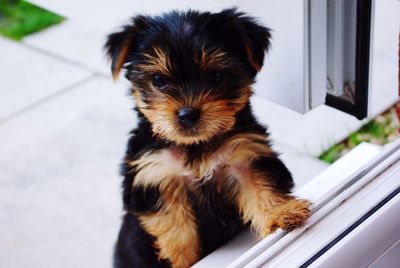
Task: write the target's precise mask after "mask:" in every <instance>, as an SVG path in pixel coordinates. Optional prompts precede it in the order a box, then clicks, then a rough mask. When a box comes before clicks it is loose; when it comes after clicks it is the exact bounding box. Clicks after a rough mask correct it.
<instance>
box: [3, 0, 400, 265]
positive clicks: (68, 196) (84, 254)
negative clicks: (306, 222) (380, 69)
mask: <svg viewBox="0 0 400 268" xmlns="http://www.w3.org/2000/svg"><path fill="white" fill-rule="evenodd" d="M147 2H148V1H147ZM167 2H168V3H167ZM266 2H268V1H266ZM269 2H270V4H271V3H274V1H269ZM275 2H276V1H275ZM233 4H235V5H237V4H238V1H233V0H219V1H217V0H215V1H213V0H201V1H178V0H172V1H157V3H146V2H145V1H100V2H99V3H98V1H93V0H92V1H62V2H60V1H48V0H34V1H30V2H28V1H20V0H0V200H1V201H0V210H1V212H2V213H1V214H0V259H1V262H2V266H3V267H110V266H111V261H112V248H113V245H114V241H115V239H116V236H117V232H118V229H119V224H120V216H121V214H122V210H121V207H122V204H121V196H120V182H121V177H120V176H119V174H118V171H119V164H120V162H121V159H122V157H123V154H124V150H125V143H126V141H127V138H128V133H129V131H130V130H131V129H132V128H133V127H134V126H135V124H136V117H135V114H134V112H133V111H132V108H133V104H132V101H131V98H130V96H128V94H127V93H128V90H127V89H128V87H129V84H128V82H127V81H126V80H124V79H122V78H121V79H120V80H119V81H117V82H113V81H112V79H111V74H110V71H109V65H108V62H107V60H106V59H105V56H104V53H103V51H102V47H103V44H104V43H105V38H106V35H107V34H109V33H111V32H112V31H115V30H118V29H119V26H121V25H123V24H125V23H128V22H129V18H130V17H131V16H133V15H135V14H137V13H140V12H143V13H146V14H158V13H160V12H162V11H166V10H170V9H171V8H178V9H183V10H184V9H187V8H194V9H198V10H210V11H219V10H221V9H222V8H224V7H228V6H231V5H233ZM258 4H259V3H258V2H257V1H249V2H248V6H249V7H250V6H251V7H253V9H256V8H254V7H257V5H258ZM243 6H244V4H242V5H239V7H243ZM249 10H250V8H249ZM396 38H397V37H396ZM279 40H280V39H279V36H278V37H277V42H279ZM272 46H273V47H274V41H273V43H272ZM396 52H397V51H396ZM272 53H273V52H272ZM273 55H274V54H273ZM273 55H271V57H272V58H273V57H274V56H273ZM393 56H394V55H393ZM396 57H397V55H396ZM267 61H268V58H267ZM265 68H266V69H268V64H266V67H265ZM390 79H392V78H390ZM396 83H397V81H396ZM261 85H262V84H260V83H259V84H258V86H256V88H257V90H258V91H257V92H261V91H262V90H263V89H261V91H260V88H261V87H262V86H261ZM385 96H389V95H388V94H386V95H385ZM393 96H395V97H393ZM396 96H398V92H393V91H392V92H391V95H390V96H389V97H388V98H386V99H384V101H383V102H382V103H383V104H382V106H381V107H382V108H380V110H379V112H376V113H375V114H370V115H369V116H368V117H367V118H365V119H363V120H358V119H356V118H355V117H354V116H351V115H349V114H345V113H343V112H341V111H338V110H336V109H334V108H332V107H328V106H326V105H320V106H318V107H316V108H315V109H312V110H311V111H309V112H308V113H306V114H304V115H303V114H300V113H297V112H295V111H292V110H290V109H287V108H284V107H282V106H280V105H277V104H275V103H274V102H271V101H270V99H268V98H267V97H266V96H264V95H263V94H262V93H260V94H259V93H257V94H256V95H255V96H254V97H253V99H252V101H253V103H254V108H255V113H256V115H257V116H258V118H259V120H260V121H261V122H262V123H264V124H268V125H269V126H270V131H271V137H272V139H273V140H274V147H275V149H276V150H278V151H279V152H281V153H282V158H283V160H284V161H285V163H286V164H287V165H288V166H289V168H290V170H291V171H292V173H293V175H294V177H295V181H296V184H297V186H296V187H297V189H298V188H299V187H300V186H302V185H304V184H305V183H306V182H307V181H309V180H311V179H312V178H313V177H315V176H317V175H318V174H320V173H321V172H322V171H324V170H326V169H327V168H329V166H330V165H331V164H332V163H334V162H335V161H337V160H338V159H340V158H341V157H342V156H343V155H344V154H346V153H347V152H349V151H351V150H352V149H353V148H355V147H356V146H357V145H358V144H360V143H361V142H367V143H370V144H374V145H376V146H378V147H382V146H384V145H385V144H387V143H390V142H392V141H394V140H395V139H397V138H398V128H399V120H398V117H399V113H396V107H398V105H397V104H396V103H397V97H396ZM396 105H397V106H396ZM397 111H399V108H397Z"/></svg>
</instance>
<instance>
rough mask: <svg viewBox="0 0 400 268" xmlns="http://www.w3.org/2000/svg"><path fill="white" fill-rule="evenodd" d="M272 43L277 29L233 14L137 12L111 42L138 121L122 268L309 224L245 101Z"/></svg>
mask: <svg viewBox="0 0 400 268" xmlns="http://www.w3.org/2000/svg"><path fill="white" fill-rule="evenodd" d="M269 45H270V31H269V29H268V28H266V27H263V26H261V25H259V24H257V23H256V21H255V20H254V19H253V18H251V17H249V16H247V15H245V14H243V13H241V12H238V11H236V10H235V9H228V10H223V11H221V12H219V13H209V12H196V11H188V12H177V11H173V12H169V13H165V14H163V15H161V16H153V17H150V16H141V15H139V16H136V17H134V18H133V20H132V23H131V24H130V25H127V26H125V27H124V28H123V29H122V31H120V32H117V33H113V34H111V35H109V36H108V41H107V43H106V46H105V47H106V50H107V53H108V55H109V57H110V58H111V61H112V65H111V69H112V74H113V76H114V78H117V76H118V74H119V72H120V70H121V69H125V70H126V77H127V79H128V80H130V81H131V82H132V88H131V92H132V95H133V97H134V101H135V104H136V111H137V113H138V117H139V124H138V126H137V128H136V129H135V130H133V131H132V133H131V137H130V139H129V143H128V149H127V151H126V155H125V159H124V162H123V165H122V173H123V175H124V177H125V178H124V181H123V204H124V210H125V215H124V217H123V224H122V227H121V230H120V234H119V237H118V241H117V244H116V248H115V257H114V266H115V267H117V268H120V267H140V268H142V267H189V266H190V265H192V264H194V263H195V262H196V261H198V260H199V259H200V258H202V257H204V256H205V255H207V254H209V253H210V252H211V251H213V250H214V249H216V248H217V247H219V246H221V245H222V244H224V243H225V242H227V241H228V240H229V239H231V238H232V237H233V236H235V235H236V234H237V233H238V232H240V231H241V230H242V229H243V228H244V227H245V226H247V225H250V226H251V227H252V228H253V229H254V230H255V231H256V232H257V233H258V234H259V236H260V237H264V236H266V235H268V234H270V233H272V232H274V230H276V229H277V228H279V227H280V228H282V229H284V230H290V229H293V228H295V227H297V226H299V225H301V224H303V223H304V221H305V220H306V219H307V218H308V217H309V214H310V211H309V206H310V203H309V202H307V201H306V200H298V199H295V198H294V197H293V196H291V195H290V192H291V189H292V188H293V180H292V177H291V174H290V172H289V171H288V169H287V168H286V167H285V165H284V164H283V163H282V162H281V160H279V158H278V156H277V154H276V153H275V152H274V151H273V150H272V149H271V147H270V145H269V141H268V133H267V131H266V128H265V127H263V126H261V125H260V124H259V123H257V121H256V119H255V117H254V116H253V113H252V110H251V105H250V103H249V98H250V96H251V94H252V89H251V85H252V84H253V83H254V79H255V76H256V74H257V72H259V71H260V69H261V67H262V65H263V61H264V53H265V52H266V51H267V50H268V48H269ZM277 116H279V115H277Z"/></svg>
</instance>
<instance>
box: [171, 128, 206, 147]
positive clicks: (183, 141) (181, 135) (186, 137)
mask: <svg viewBox="0 0 400 268" xmlns="http://www.w3.org/2000/svg"><path fill="white" fill-rule="evenodd" d="M209 138H210V137H208V135H204V134H202V133H200V132H197V131H195V130H194V129H183V130H178V131H177V133H176V135H174V137H172V141H173V142H175V143H176V144H178V145H194V144H201V143H204V142H207V141H208V140H209Z"/></svg>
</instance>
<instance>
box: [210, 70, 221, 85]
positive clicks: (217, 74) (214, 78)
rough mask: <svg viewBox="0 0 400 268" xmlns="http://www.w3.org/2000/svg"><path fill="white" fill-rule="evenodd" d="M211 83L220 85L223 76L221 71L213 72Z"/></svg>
mask: <svg viewBox="0 0 400 268" xmlns="http://www.w3.org/2000/svg"><path fill="white" fill-rule="evenodd" d="M210 75H211V81H212V82H214V83H218V82H220V81H221V80H222V74H221V72H220V71H217V70H214V71H212V72H211V74H210Z"/></svg>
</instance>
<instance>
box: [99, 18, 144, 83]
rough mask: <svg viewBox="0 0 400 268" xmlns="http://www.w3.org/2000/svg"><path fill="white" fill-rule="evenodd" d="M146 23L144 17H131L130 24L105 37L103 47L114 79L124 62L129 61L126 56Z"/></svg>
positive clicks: (133, 47) (132, 50)
mask: <svg viewBox="0 0 400 268" xmlns="http://www.w3.org/2000/svg"><path fill="white" fill-rule="evenodd" d="M146 25H147V23H146V17H144V16H141V15H139V16H136V17H134V18H133V19H132V24H131V25H126V26H124V27H123V29H122V31H120V32H116V33H112V34H110V35H109V36H108V37H107V42H106V44H105V46H104V48H105V50H106V53H107V55H108V57H109V58H110V59H111V72H112V76H113V78H114V80H116V79H117V78H118V75H119V73H120V71H121V69H122V67H123V66H124V64H125V63H127V62H129V61H130V59H129V57H128V56H129V54H130V53H133V52H134V50H135V47H136V46H137V44H136V43H137V40H138V37H139V36H138V35H140V32H141V31H143V30H144V29H145V27H146Z"/></svg>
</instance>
